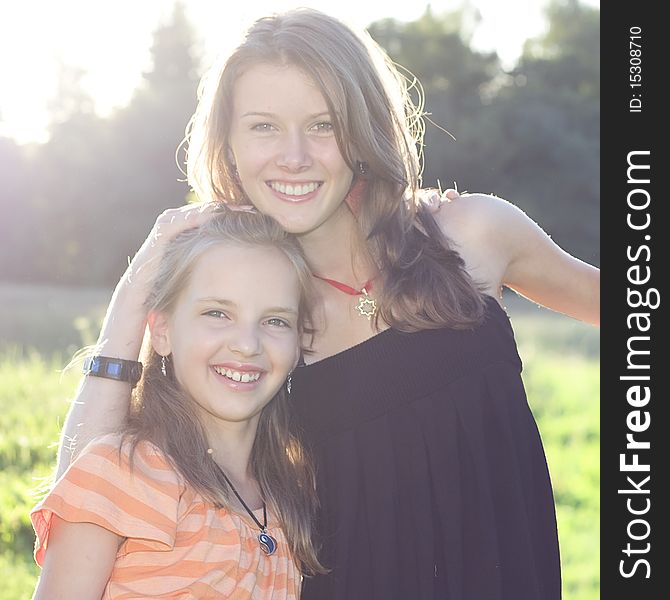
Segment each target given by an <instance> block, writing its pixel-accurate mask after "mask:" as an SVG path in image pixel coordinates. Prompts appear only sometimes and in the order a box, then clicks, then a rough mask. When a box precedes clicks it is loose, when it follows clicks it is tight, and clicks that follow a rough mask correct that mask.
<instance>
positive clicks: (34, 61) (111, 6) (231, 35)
mask: <svg viewBox="0 0 670 600" xmlns="http://www.w3.org/2000/svg"><path fill="white" fill-rule="evenodd" d="M582 1H584V0H582ZM182 2H183V4H184V5H185V7H186V11H187V14H188V16H189V18H190V20H191V22H192V24H193V26H194V28H195V30H196V34H197V35H198V37H199V38H200V39H201V40H202V50H203V54H204V56H205V58H206V59H208V58H211V57H212V56H213V55H214V54H216V53H217V52H220V51H221V49H222V43H225V41H226V40H233V39H236V38H237V37H239V33H240V31H241V30H242V28H243V27H244V26H246V25H248V24H249V23H250V22H251V21H252V20H253V19H255V18H257V17H259V16H261V15H263V14H268V13H272V12H277V11H282V10H286V9H289V8H292V7H293V6H296V5H303V6H304V5H308V6H311V7H313V8H318V9H320V10H323V11H325V12H328V13H331V14H333V15H335V16H337V17H339V18H341V19H343V20H345V21H347V22H348V23H350V24H352V25H355V26H358V27H364V26H365V25H367V24H369V23H370V22H372V21H374V20H376V19H380V18H384V17H393V18H396V19H399V20H411V19H416V18H417V17H419V16H420V15H421V13H422V12H423V11H424V10H425V4H424V3H423V2H421V3H414V2H402V3H400V2H398V3H392V4H391V5H389V4H388V3H387V2H386V1H384V0H370V1H369V2H360V0H340V1H336V0H314V1H312V2H297V3H296V2H290V1H284V0H248V1H247V2H245V3H243V6H235V4H233V5H232V6H231V4H230V3H228V2H223V1H219V2H211V0H182ZM425 3H426V4H427V3H428V0H426V2H425ZM587 3H588V4H590V5H593V6H598V5H599V2H598V1H597V0H588V2H587ZM430 4H431V7H432V10H433V11H434V12H436V13H439V12H443V11H447V10H454V9H457V8H459V7H460V6H462V5H463V4H464V3H463V1H462V0H433V1H432V2H430ZM468 4H469V5H470V6H473V7H475V8H476V9H478V10H479V12H480V15H481V21H480V23H479V25H478V27H477V29H476V31H475V35H474V37H473V44H474V45H475V47H478V48H480V49H482V50H496V51H497V52H498V54H499V55H500V56H501V58H502V60H503V63H505V64H510V63H511V62H512V61H513V60H514V58H515V57H516V56H517V55H518V54H519V52H520V51H521V48H522V45H523V42H524V41H525V39H526V38H527V37H529V36H533V35H537V34H538V33H539V32H540V31H541V29H542V25H543V19H542V7H543V6H544V4H545V2H544V0H516V1H515V2H513V3H512V4H514V5H517V6H516V10H514V11H510V10H509V3H503V2H497V1H496V0H470V2H469V3H468ZM172 5H173V2H166V1H165V0H142V1H141V2H136V1H135V0H115V2H98V1H96V2H90V1H86V0H60V1H59V2H53V1H52V0H23V1H22V2H16V1H10V0H0V14H2V19H0V81H1V82H2V92H1V93H0V136H7V137H12V138H14V139H16V140H17V141H18V142H19V143H27V142H43V141H45V140H46V139H47V128H48V126H49V123H50V114H51V113H50V108H53V106H54V104H56V105H57V103H58V98H57V95H58V87H59V70H62V69H66V70H67V69H70V70H72V69H77V70H81V72H82V77H81V79H80V81H79V83H80V85H81V88H82V89H83V90H84V91H85V92H86V93H87V94H89V96H90V97H91V99H92V101H93V104H94V107H95V110H96V112H98V113H99V114H101V115H105V114H108V113H109V112H110V111H112V110H113V109H114V108H115V107H118V106H123V105H124V104H125V103H127V102H128V100H129V99H130V97H131V95H132V91H133V89H134V88H135V87H136V86H137V84H138V83H139V82H140V80H141V74H142V72H143V71H145V70H146V69H147V68H149V66H150V65H149V60H150V55H149V48H150V45H151V35H152V32H153V30H154V29H155V28H156V27H157V26H158V25H159V24H160V23H161V22H162V21H164V20H165V19H166V18H167V17H168V16H169V14H170V13H171V10H172Z"/></svg>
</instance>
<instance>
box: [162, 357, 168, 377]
mask: <svg viewBox="0 0 670 600" xmlns="http://www.w3.org/2000/svg"><path fill="white" fill-rule="evenodd" d="M161 373H163V377H167V357H166V356H161Z"/></svg>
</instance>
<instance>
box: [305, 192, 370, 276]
mask: <svg viewBox="0 0 670 600" xmlns="http://www.w3.org/2000/svg"><path fill="white" fill-rule="evenodd" d="M299 239H300V244H301V246H302V248H303V250H304V252H305V256H306V257H307V262H308V264H309V266H310V268H311V270H312V272H313V273H315V274H317V275H321V276H323V277H328V278H330V279H336V280H338V281H342V282H345V283H350V284H352V285H356V284H358V283H361V281H367V280H368V279H370V278H372V277H374V275H375V274H376V267H375V265H374V261H373V260H372V257H371V256H370V253H369V252H368V250H367V244H366V242H365V239H364V237H363V234H362V232H361V230H360V227H359V225H358V222H357V221H356V219H355V217H354V216H353V214H352V213H351V211H350V210H349V209H348V208H347V207H346V205H345V204H344V203H343V204H342V207H341V208H340V209H339V210H338V211H337V212H336V213H335V214H333V215H332V216H331V217H330V219H329V220H328V222H327V223H324V224H323V225H322V226H321V227H319V228H318V229H315V230H314V231H310V232H309V233H305V234H302V235H301V236H300V237H299Z"/></svg>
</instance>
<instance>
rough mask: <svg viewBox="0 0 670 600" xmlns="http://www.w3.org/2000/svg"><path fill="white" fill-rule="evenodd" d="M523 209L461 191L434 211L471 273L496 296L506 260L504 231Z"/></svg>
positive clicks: (512, 227)
mask: <svg viewBox="0 0 670 600" xmlns="http://www.w3.org/2000/svg"><path fill="white" fill-rule="evenodd" d="M521 215H523V213H522V212H521V211H520V210H519V209H518V208H517V207H515V206H514V205H513V204H511V203H509V202H507V201H506V200H503V199H502V198H498V197H496V196H491V195H488V194H463V195H461V196H460V197H458V198H455V199H452V200H449V201H447V202H443V203H442V205H441V206H440V208H439V210H438V211H437V212H436V213H435V219H436V221H437V223H438V225H439V226H440V229H441V230H442V232H443V233H444V235H445V236H446V237H447V239H448V240H449V241H450V242H451V243H452V244H453V246H454V249H455V250H457V251H458V252H459V254H460V255H461V257H462V258H463V260H464V261H465V265H466V268H467V270H468V272H469V273H470V275H471V276H472V277H473V278H474V279H475V280H476V281H478V282H479V283H480V284H481V285H483V287H484V288H485V289H486V290H487V291H488V293H490V294H492V295H494V296H498V295H499V293H500V291H499V290H500V287H501V285H502V280H503V276H504V273H505V270H506V267H507V264H508V262H509V252H508V248H507V232H508V231H509V230H510V229H515V226H514V223H515V221H517V220H518V219H519V217H520V216H521Z"/></svg>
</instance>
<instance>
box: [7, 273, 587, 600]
mask: <svg viewBox="0 0 670 600" xmlns="http://www.w3.org/2000/svg"><path fill="white" fill-rule="evenodd" d="M108 297H109V292H108V291H105V290H102V291H101V290H78V291H73V290H66V289H57V288H25V287H17V286H0V573H1V574H2V575H3V582H2V584H0V585H1V586H2V594H1V596H2V598H3V599H4V600H24V599H25V598H29V597H30V594H31V592H32V589H33V587H34V583H35V578H36V576H37V573H38V570H37V568H36V566H35V565H34V564H33V561H32V545H33V533H32V529H31V527H30V522H29V520H28V512H29V509H30V507H31V506H32V505H33V504H34V502H35V490H36V489H37V488H39V486H40V485H44V483H45V481H46V480H47V478H48V476H49V474H50V472H51V469H52V467H53V464H54V460H55V455H56V448H55V444H56V442H57V440H58V433H59V430H60V426H61V424H62V420H63V417H64V415H65V413H66V412H67V408H68V401H69V399H71V398H72V396H73V394H74V391H75V388H76V383H77V380H78V378H79V375H78V373H77V372H75V371H70V372H67V373H64V374H62V373H61V372H60V370H61V369H62V367H63V365H64V364H65V363H66V362H67V359H68V357H69V354H70V353H71V352H72V351H73V350H75V349H76V348H77V347H78V346H80V345H82V343H91V342H92V341H94V340H93V336H94V335H95V331H96V330H97V327H98V323H99V320H100V317H101V315H102V311H103V309H104V305H105V303H106V302H107V299H108ZM507 305H508V308H509V311H510V314H511V315H512V321H513V325H514V328H515V331H516V335H517V341H518V344H519V352H520V354H521V357H522V359H523V361H524V381H525V384H526V387H527V391H528V397H529V402H530V405H531V408H532V410H533V412H534V414H535V417H536V418H537V421H538V424H539V428H540V432H541V434H542V438H543V441H544V444H545V448H546V452H547V458H548V462H549V468H550V470H551V475H552V480H553V484H554V492H555V496H556V503H557V512H558V523H559V536H560V542H561V552H562V563H563V580H564V598H566V600H597V599H598V598H599V597H600V594H599V576H598V573H599V360H598V353H599V338H598V332H597V330H594V329H592V328H590V327H588V326H585V325H582V324H580V323H577V322H573V321H571V320H569V319H566V318H563V317H560V316H556V315H553V314H551V313H549V312H547V311H544V310H539V309H537V308H535V307H532V306H530V305H528V303H526V302H522V301H520V300H518V299H516V298H509V299H508V301H507Z"/></svg>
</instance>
